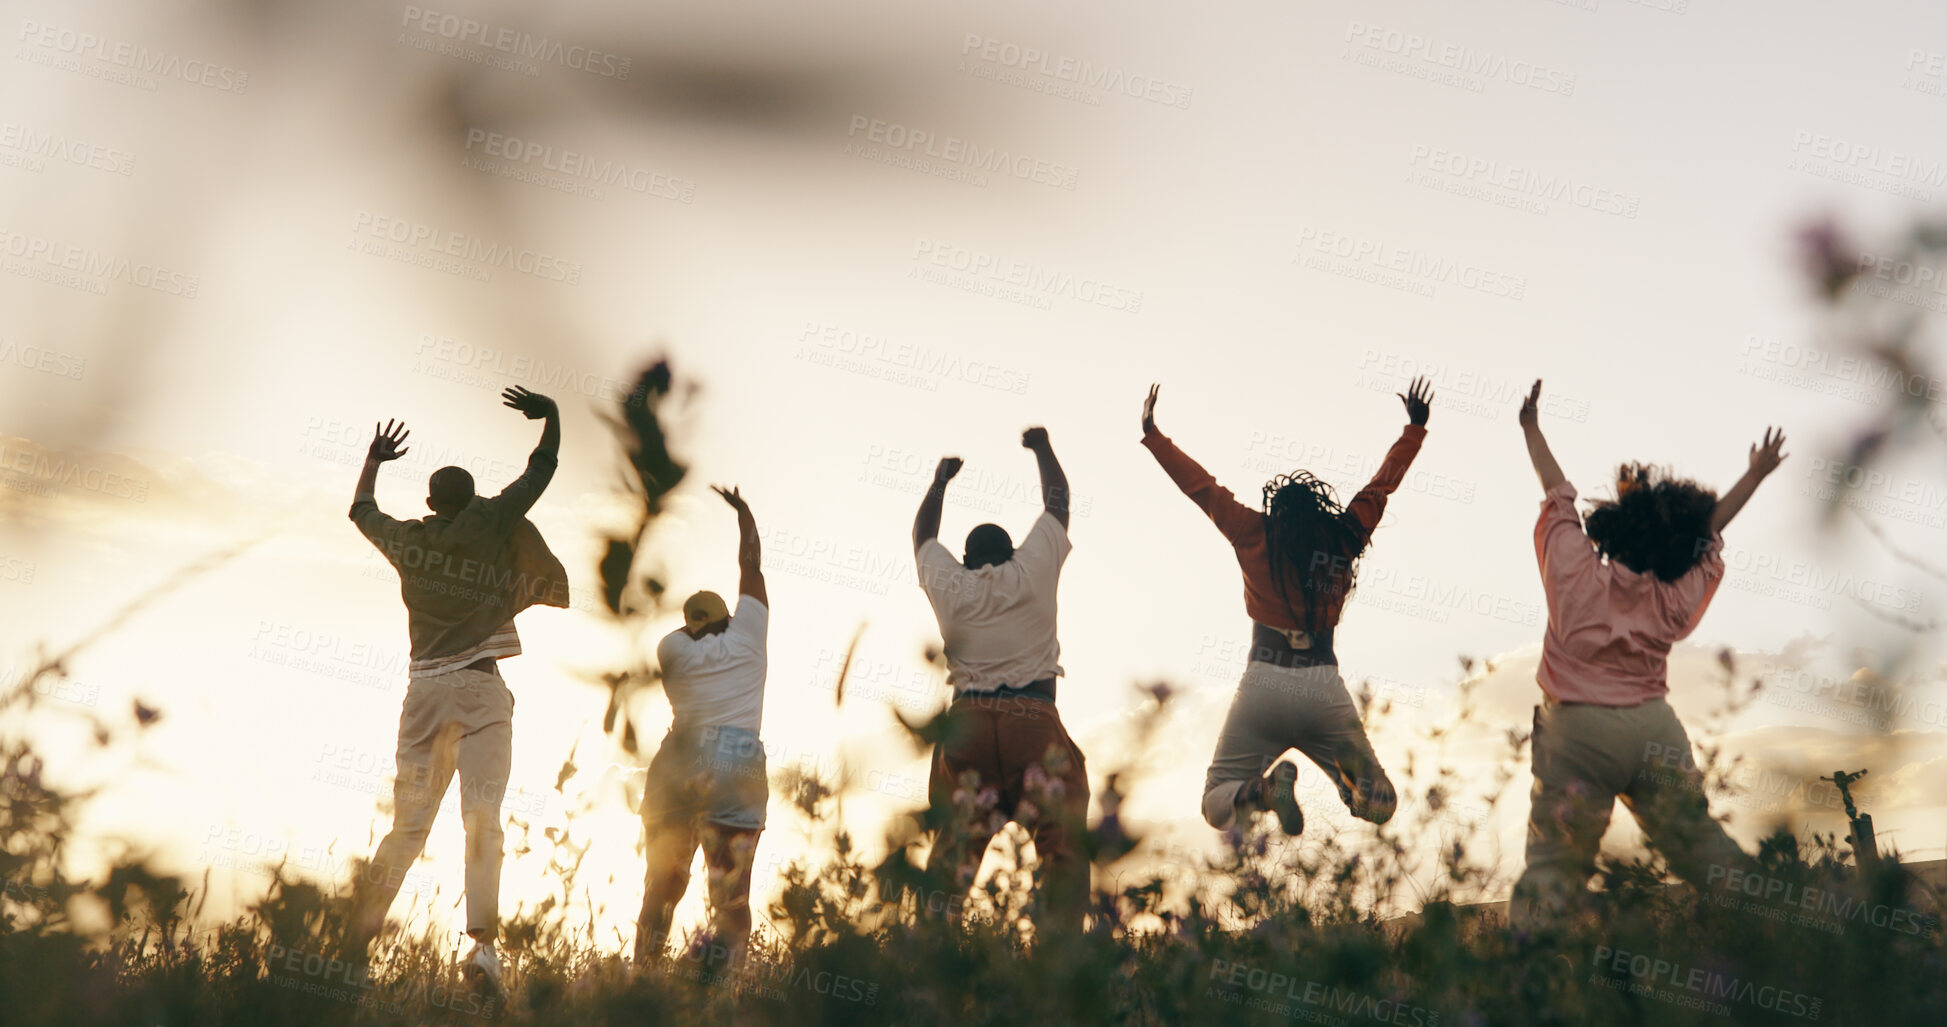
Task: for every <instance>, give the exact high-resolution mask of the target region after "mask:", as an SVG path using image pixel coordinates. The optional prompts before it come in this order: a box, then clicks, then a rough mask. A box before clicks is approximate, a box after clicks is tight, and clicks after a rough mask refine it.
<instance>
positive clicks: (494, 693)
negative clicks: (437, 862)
mask: <svg viewBox="0 0 1947 1027" xmlns="http://www.w3.org/2000/svg"><path fill="white" fill-rule="evenodd" d="M513 715H514V693H512V692H510V691H508V690H507V684H506V682H504V681H502V680H501V679H500V675H499V674H497V673H492V674H490V673H488V672H486V671H480V670H455V671H448V672H447V673H445V674H441V675H439V676H437V677H430V678H413V679H412V682H411V684H409V685H408V686H407V687H406V701H405V705H404V708H403V709H401V710H400V712H399V754H398V764H399V772H398V777H397V779H396V780H394V781H393V785H392V830H391V832H390V833H388V834H387V835H386V836H385V840H384V841H382V842H380V843H379V848H378V851H377V852H376V853H374V854H373V856H372V864H371V866H370V868H369V869H368V871H367V875H366V879H365V880H363V881H361V882H359V884H360V887H359V888H357V889H356V892H357V894H358V895H359V901H358V904H357V908H358V913H357V917H356V923H355V924H354V930H355V931H358V932H359V933H360V935H361V936H362V937H365V938H370V937H374V936H376V935H377V934H378V930H379V927H380V925H382V924H383V923H384V921H385V914H386V911H387V910H389V909H391V908H392V900H393V899H394V898H396V897H397V896H398V894H399V886H400V885H401V884H402V883H404V881H405V878H406V873H407V871H409V870H410V869H411V868H412V864H413V862H414V861H415V860H417V859H418V858H419V854H420V853H421V852H422V851H424V850H425V848H426V836H427V835H428V834H429V833H430V832H431V831H432V829H433V816H434V814H436V813H438V812H439V805H440V800H441V799H443V798H444V797H445V796H446V788H447V785H449V784H451V783H452V781H453V775H454V774H455V773H456V772H457V773H458V774H459V777H460V820H461V823H463V824H464V825H465V827H466V926H467V933H469V934H474V933H476V932H487V934H488V935H489V936H491V935H492V933H494V932H496V931H497V929H498V926H499V920H500V862H501V855H502V832H501V829H500V801H501V798H502V797H503V796H504V795H505V794H506V792H507V775H508V771H509V767H510V765H511V764H512V762H513V756H514V726H513Z"/></svg>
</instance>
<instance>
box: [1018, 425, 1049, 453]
mask: <svg viewBox="0 0 1947 1027" xmlns="http://www.w3.org/2000/svg"><path fill="white" fill-rule="evenodd" d="M1021 448H1022V449H1031V450H1034V451H1035V452H1037V453H1039V452H1040V451H1042V450H1044V449H1047V448H1048V429H1046V428H1041V427H1034V428H1029V429H1028V430H1027V431H1024V432H1022V433H1021Z"/></svg>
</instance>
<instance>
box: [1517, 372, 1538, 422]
mask: <svg viewBox="0 0 1947 1027" xmlns="http://www.w3.org/2000/svg"><path fill="white" fill-rule="evenodd" d="M1540 405H1541V379H1539V378H1536V379H1535V387H1534V388H1532V389H1529V390H1528V398H1527V399H1524V400H1522V401H1521V416H1520V418H1519V420H1520V421H1521V427H1523V428H1534V427H1537V426H1539V425H1540V424H1541V412H1540Z"/></svg>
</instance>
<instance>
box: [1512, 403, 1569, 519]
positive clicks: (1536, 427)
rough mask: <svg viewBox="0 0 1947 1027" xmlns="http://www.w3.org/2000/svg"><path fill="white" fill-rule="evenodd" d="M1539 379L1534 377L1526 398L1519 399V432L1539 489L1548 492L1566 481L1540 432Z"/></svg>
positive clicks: (1566, 478) (1560, 466) (1560, 467)
mask: <svg viewBox="0 0 1947 1027" xmlns="http://www.w3.org/2000/svg"><path fill="white" fill-rule="evenodd" d="M1540 404H1541V379H1539V378H1536V379H1535V387H1534V388H1532V389H1529V390H1528V398H1527V399H1524V400H1522V401H1521V416H1520V421H1521V432H1522V434H1523V435H1525V436H1526V437H1527V440H1528V459H1529V460H1530V461H1531V462H1533V463H1534V465H1535V476H1536V477H1537V478H1540V479H1541V490H1542V491H1543V492H1548V491H1551V490H1552V489H1554V487H1555V486H1557V485H1560V484H1561V483H1562V482H1564V481H1567V480H1568V477H1567V476H1566V475H1564V474H1563V473H1562V465H1560V464H1558V463H1556V462H1555V454H1554V453H1551V452H1549V450H1548V440H1547V439H1545V438H1543V437H1542V434H1541V412H1540Z"/></svg>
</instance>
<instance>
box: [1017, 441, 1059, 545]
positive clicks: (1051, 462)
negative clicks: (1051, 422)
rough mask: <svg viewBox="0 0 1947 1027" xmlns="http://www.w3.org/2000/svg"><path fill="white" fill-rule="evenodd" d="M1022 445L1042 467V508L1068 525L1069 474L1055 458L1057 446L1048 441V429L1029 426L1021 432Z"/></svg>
mask: <svg viewBox="0 0 1947 1027" xmlns="http://www.w3.org/2000/svg"><path fill="white" fill-rule="evenodd" d="M1021 447H1022V448H1023V449H1026V450H1028V451H1030V452H1032V453H1033V454H1034V462H1035V463H1036V464H1037V465H1038V466H1039V467H1040V469H1041V508H1042V509H1043V510H1046V511H1048V514H1049V515H1050V516H1052V517H1053V518H1054V519H1055V520H1057V521H1060V522H1061V526H1062V527H1064V528H1066V527H1068V475H1066V474H1064V473H1062V470H1061V461H1059V460H1057V459H1055V447H1054V445H1053V444H1051V443H1050V442H1049V441H1048V429H1046V428H1029V429H1028V430H1027V431H1024V432H1022V433H1021Z"/></svg>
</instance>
